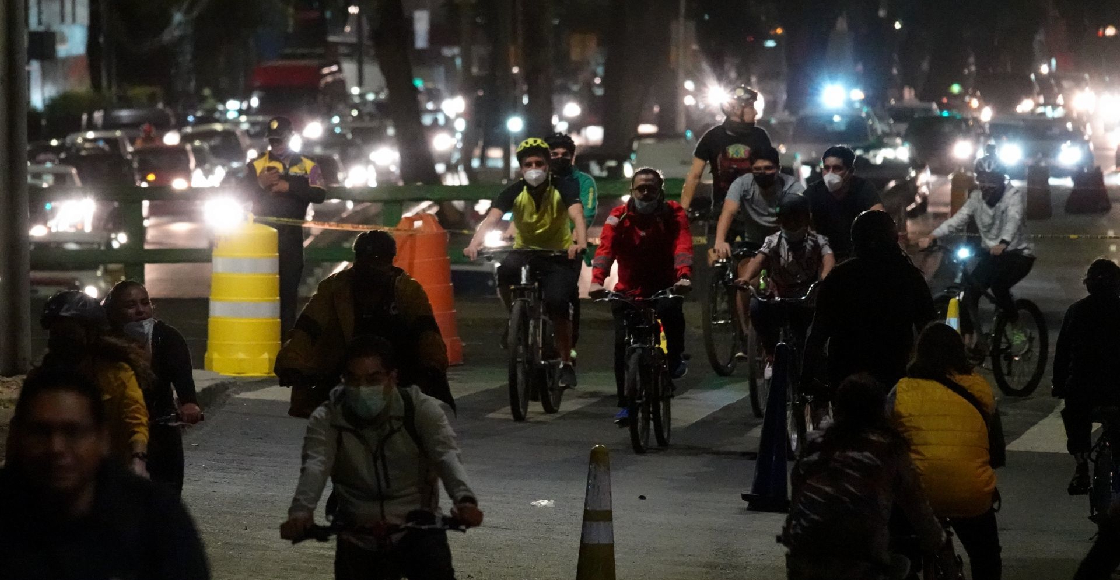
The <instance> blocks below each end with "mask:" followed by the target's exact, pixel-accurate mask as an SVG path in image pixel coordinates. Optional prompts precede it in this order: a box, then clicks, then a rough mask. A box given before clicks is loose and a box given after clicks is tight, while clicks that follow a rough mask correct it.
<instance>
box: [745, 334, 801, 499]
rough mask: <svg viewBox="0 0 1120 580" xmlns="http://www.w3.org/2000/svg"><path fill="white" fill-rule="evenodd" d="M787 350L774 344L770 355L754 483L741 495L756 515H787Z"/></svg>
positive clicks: (781, 345) (786, 347) (788, 353)
mask: <svg viewBox="0 0 1120 580" xmlns="http://www.w3.org/2000/svg"><path fill="white" fill-rule="evenodd" d="M789 357H790V352H789V347H788V346H786V345H785V344H781V343H779V344H778V348H777V349H776V350H775V351H774V375H773V376H774V378H773V379H771V381H770V400H769V401H767V403H766V414H765V416H764V417H763V419H762V438H761V440H760V441H759V442H758V461H757V462H756V463H755V470H754V482H753V483H752V484H751V491H750V493H744V494H742V498H743V500H744V501H746V502H747V509H749V510H751V511H756V512H779V513H785V512H788V511H789V494H788V491H787V486H786V477H787V475H786V445H787V444H788V442H787V438H788V437H789V432H788V431H787V427H786V405H787V404H788V403H787V396H786V391H787V390H788V388H789V385H787V384H786V381H787V379H788V375H789V373H788V372H787V371H786V369H788V368H789V364H790V361H789Z"/></svg>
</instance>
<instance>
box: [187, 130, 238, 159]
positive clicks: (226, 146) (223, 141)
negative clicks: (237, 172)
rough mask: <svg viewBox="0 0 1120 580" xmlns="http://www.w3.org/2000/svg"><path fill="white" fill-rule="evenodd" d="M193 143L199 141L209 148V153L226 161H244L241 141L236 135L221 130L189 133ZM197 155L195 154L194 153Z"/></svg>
mask: <svg viewBox="0 0 1120 580" xmlns="http://www.w3.org/2000/svg"><path fill="white" fill-rule="evenodd" d="M189 135H190V138H191V139H192V140H193V141H201V142H202V143H205V144H206V146H207V147H209V148H210V153H212V154H214V156H215V157H218V158H221V159H224V160H226V161H244V160H245V151H244V150H243V149H241V140H240V139H238V137H237V133H235V132H233V131H223V130H203V131H191V132H190V133H189ZM196 153H197V152H196Z"/></svg>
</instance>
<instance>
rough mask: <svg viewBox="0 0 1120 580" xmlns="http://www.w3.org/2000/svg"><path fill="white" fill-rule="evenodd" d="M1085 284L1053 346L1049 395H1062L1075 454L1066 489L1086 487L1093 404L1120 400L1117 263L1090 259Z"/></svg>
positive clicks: (1113, 404)
mask: <svg viewBox="0 0 1120 580" xmlns="http://www.w3.org/2000/svg"><path fill="white" fill-rule="evenodd" d="M1085 288H1086V289H1087V290H1088V291H1089V295H1088V296H1086V297H1085V298H1082V299H1081V300H1078V301H1077V302H1075V303H1074V304H1073V306H1070V307H1069V310H1067V311H1066V316H1065V320H1064V321H1063V322H1062V330H1061V331H1060V332H1059V333H1058V344H1057V346H1056V347H1055V349H1054V396H1055V397H1060V398H1064V399H1065V400H1066V408H1065V409H1064V410H1062V422H1063V423H1065V427H1066V449H1067V450H1068V451H1069V453H1070V455H1073V457H1074V458H1075V459H1076V460H1077V468H1076V470H1075V472H1074V475H1073V480H1072V481H1070V483H1069V490H1068V491H1069V493H1070V495H1084V494H1087V493H1089V484H1090V480H1089V449H1090V448H1091V447H1092V431H1093V410H1094V409H1098V408H1101V407H1117V406H1120V383H1118V382H1117V381H1118V379H1117V377H1120V325H1117V324H1116V321H1118V320H1120V266H1117V265H1116V263H1115V262H1113V261H1111V260H1106V259H1104V258H1101V259H1099V260H1096V261H1094V262H1093V263H1092V264H1091V265H1090V266H1089V270H1088V272H1086V274H1085ZM1114 427H1116V426H1115V425H1114Z"/></svg>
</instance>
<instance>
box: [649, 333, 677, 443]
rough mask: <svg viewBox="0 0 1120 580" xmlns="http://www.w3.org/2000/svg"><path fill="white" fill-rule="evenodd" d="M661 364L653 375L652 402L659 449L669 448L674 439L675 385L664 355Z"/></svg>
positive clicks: (654, 428) (655, 435)
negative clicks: (653, 396)
mask: <svg viewBox="0 0 1120 580" xmlns="http://www.w3.org/2000/svg"><path fill="white" fill-rule="evenodd" d="M660 358H661V361H662V362H661V363H659V364H658V365H657V369H656V370H655V371H654V373H653V377H652V379H653V388H652V389H650V391H651V392H652V393H654V394H655V400H653V401H650V407H651V411H652V413H651V414H652V419H653V436H654V438H655V439H657V446H658V447H668V446H669V442H670V440H671V439H672V437H673V383H672V379H670V378H669V372H668V371H667V370H666V369H665V363H664V355H661V356H660Z"/></svg>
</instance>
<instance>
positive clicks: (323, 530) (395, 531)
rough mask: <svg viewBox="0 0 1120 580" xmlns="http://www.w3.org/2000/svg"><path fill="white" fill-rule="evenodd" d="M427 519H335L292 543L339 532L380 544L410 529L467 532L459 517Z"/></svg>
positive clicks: (312, 528)
mask: <svg viewBox="0 0 1120 580" xmlns="http://www.w3.org/2000/svg"><path fill="white" fill-rule="evenodd" d="M414 513H415V512H414ZM414 513H410V514H409V516H408V517H409V518H410V519H412V518H415V517H416V516H415V515H414ZM425 516H427V517H426V518H425V519H430V520H431V522H432V523H423V522H418V521H408V522H405V523H403V524H386V523H379V524H377V525H373V526H355V525H352V524H349V523H346V522H344V521H340V520H334V521H332V522H331V523H330V524H329V525H326V526H321V525H318V524H315V525H312V526H310V527H308V528H307V530H306V531H304V533H303V535H302V536H300V537H297V538H292V540H291V541H292V545H296V544H299V543H302V542H306V541H308V540H315V541H316V542H326V541H329V540H330V538H331V536H337V535H339V534H353V535H355V536H360V537H365V538H368V539H372V540H375V541H376V542H377V544H378V545H384V544H386V543H390V544H391V543H392V542H393V541H395V540H396V538H395V537H394V536H399V535H401V534H404V533H405V532H407V531H409V530H420V531H452V532H464V533H465V532H466V531H467V525H466V524H464V523H463V522H461V521H459V520H458V519H455V518H452V517H448V516H443V517H441V518H440V519H439V520H438V521H437V520H435V516H434V515H432V514H425Z"/></svg>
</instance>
